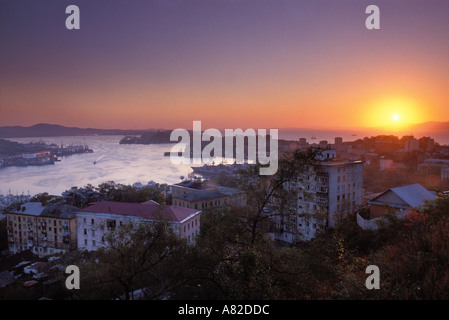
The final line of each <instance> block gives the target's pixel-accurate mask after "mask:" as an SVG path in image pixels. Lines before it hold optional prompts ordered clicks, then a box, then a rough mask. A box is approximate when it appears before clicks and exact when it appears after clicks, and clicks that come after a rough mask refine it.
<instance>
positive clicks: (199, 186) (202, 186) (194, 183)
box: [173, 180, 217, 190]
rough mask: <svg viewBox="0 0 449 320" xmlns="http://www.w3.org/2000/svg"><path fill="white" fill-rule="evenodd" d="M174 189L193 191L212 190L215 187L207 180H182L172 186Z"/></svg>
mask: <svg viewBox="0 0 449 320" xmlns="http://www.w3.org/2000/svg"><path fill="white" fill-rule="evenodd" d="M173 186H174V187H181V188H189V189H193V190H214V189H216V187H217V186H216V185H215V184H213V183H211V182H210V181H209V180H204V181H198V180H184V181H181V182H179V183H176V184H174V185H173Z"/></svg>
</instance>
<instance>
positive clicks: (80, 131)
mask: <svg viewBox="0 0 449 320" xmlns="http://www.w3.org/2000/svg"><path fill="white" fill-rule="evenodd" d="M151 131H152V130H150V129H149V130H121V129H93V128H76V127H64V126H61V125H57V124H47V123H40V124H36V125H34V126H30V127H22V126H8V127H0V138H28V137H57V136H82V135H140V134H143V133H146V132H151Z"/></svg>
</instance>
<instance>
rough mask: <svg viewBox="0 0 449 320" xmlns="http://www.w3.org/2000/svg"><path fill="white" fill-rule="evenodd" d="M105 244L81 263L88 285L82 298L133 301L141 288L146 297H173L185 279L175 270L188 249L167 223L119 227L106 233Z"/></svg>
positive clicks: (83, 279) (85, 285)
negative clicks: (173, 293) (172, 294)
mask: <svg viewBox="0 0 449 320" xmlns="http://www.w3.org/2000/svg"><path fill="white" fill-rule="evenodd" d="M104 243H105V244H106V246H105V247H104V248H100V249H98V250H97V251H96V252H94V253H93V255H92V257H91V258H90V259H89V260H87V261H86V262H85V263H84V264H83V265H82V266H80V270H84V278H83V271H82V278H81V283H82V284H83V283H84V287H85V289H84V290H83V292H82V294H83V296H81V298H86V297H87V298H95V299H98V298H108V299H110V298H118V299H124V300H130V299H135V298H137V297H135V296H134V294H133V293H134V292H135V291H136V290H141V293H142V295H143V298H145V299H161V298H164V297H168V296H170V294H171V293H172V292H173V290H174V288H176V286H178V285H179V282H182V279H183V277H182V276H180V274H179V272H180V271H182V269H181V270H178V271H177V272H173V271H174V266H177V265H179V263H180V261H182V260H183V258H182V255H183V254H184V253H185V252H187V251H188V250H187V247H186V244H185V242H184V241H183V240H181V239H179V238H178V237H177V236H176V235H175V234H174V233H173V231H171V229H170V228H169V226H168V224H167V223H164V222H149V221H148V222H142V223H134V224H131V223H130V224H126V225H123V226H119V227H117V228H116V229H115V230H113V231H111V232H109V233H107V235H106V236H105V238H104ZM86 287H87V288H86ZM140 298H142V296H141V297H140Z"/></svg>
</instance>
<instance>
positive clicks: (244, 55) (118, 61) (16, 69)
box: [0, 0, 449, 130]
mask: <svg viewBox="0 0 449 320" xmlns="http://www.w3.org/2000/svg"><path fill="white" fill-rule="evenodd" d="M43 2H45V1H43ZM43 2H39V3H33V2H30V3H27V4H26V6H24V5H22V6H21V5H16V4H14V3H12V2H2V3H1V13H0V15H1V16H0V17H1V22H0V28H1V29H0V30H1V36H2V43H5V44H6V43H7V44H8V45H4V46H2V49H1V50H0V70H1V72H2V77H1V78H0V90H1V94H0V115H1V117H0V126H8V125H28V126H29V125H33V124H36V123H57V124H62V125H64V126H77V127H86V128H89V127H92V128H117V129H138V130H142V129H147V128H167V129H169V128H178V127H186V128H188V127H189V126H190V125H191V123H192V121H194V120H201V121H202V122H203V123H204V125H205V126H207V127H211V128H227V127H230V126H232V127H236V128H288V127H299V128H303V127H313V128H320V129H334V128H335V129H337V128H339V129H345V128H348V129H351V128H359V127H362V128H377V127H385V126H387V127H391V128H392V129H395V128H397V127H398V126H404V125H408V124H413V123H424V122H429V121H449V108H448V105H447V92H446V89H447V74H448V73H449V62H448V59H447V56H448V55H449V43H448V41H447V40H445V39H447V29H448V28H449V19H447V12H448V10H449V4H448V2H447V1H433V2H432V4H431V5H429V4H428V3H427V2H425V1H420V0H414V1H405V2H403V1H396V2H394V3H392V2H391V1H378V6H379V8H380V10H381V20H380V21H381V24H380V29H379V30H368V29H367V28H366V27H365V19H366V18H367V16H368V15H367V14H366V13H365V8H366V6H367V4H366V3H364V2H360V1H351V0H344V1H341V2H338V4H336V3H335V2H333V1H328V0H320V1H313V2H312V1H293V2H292V1H280V2H273V1H268V0H264V1H257V3H256V2H254V1H245V2H233V1H221V0H217V1H212V2H206V1H200V0H195V1H190V2H179V1H169V2H164V1H148V2H131V3H129V2H126V4H125V2H124V1H121V0H117V1H110V2H109V5H108V7H107V8H104V7H103V6H102V5H99V4H96V3H92V2H89V1H77V5H78V6H79V8H80V12H81V14H80V17H81V18H80V20H81V27H80V29H79V30H67V29H66V27H65V25H64V21H65V19H66V18H67V16H68V15H67V14H66V13H65V8H66V7H67V6H68V5H69V4H70V3H69V2H68V1H58V2H57V3H55V4H53V5H49V6H44V5H43ZM50 2H51V1H50ZM50 2H49V3H50ZM117 21H119V23H117ZM393 116H395V117H397V118H396V120H393Z"/></svg>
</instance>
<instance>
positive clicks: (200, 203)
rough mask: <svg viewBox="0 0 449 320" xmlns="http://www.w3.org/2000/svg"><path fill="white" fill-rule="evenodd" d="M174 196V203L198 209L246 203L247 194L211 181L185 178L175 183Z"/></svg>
mask: <svg viewBox="0 0 449 320" xmlns="http://www.w3.org/2000/svg"><path fill="white" fill-rule="evenodd" d="M172 197H173V198H172V203H173V205H175V206H177V207H183V208H193V209H197V210H201V209H205V208H211V207H213V208H216V207H224V206H228V205H229V206H243V205H245V204H246V194H245V193H244V192H243V191H241V190H237V189H235V188H227V187H222V186H217V185H214V184H211V183H210V182H209V181H196V180H193V181H191V180H185V181H182V182H180V183H177V184H174V185H172Z"/></svg>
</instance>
